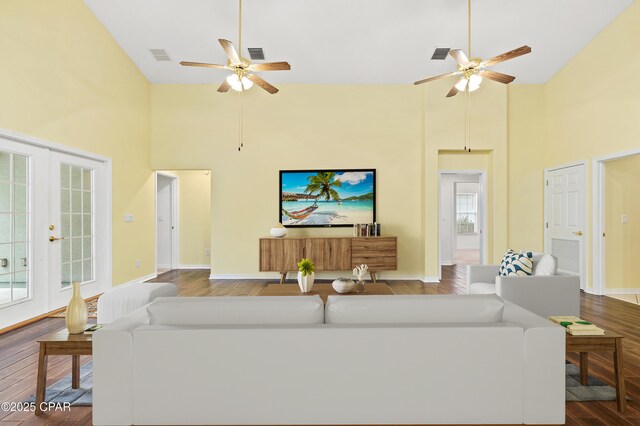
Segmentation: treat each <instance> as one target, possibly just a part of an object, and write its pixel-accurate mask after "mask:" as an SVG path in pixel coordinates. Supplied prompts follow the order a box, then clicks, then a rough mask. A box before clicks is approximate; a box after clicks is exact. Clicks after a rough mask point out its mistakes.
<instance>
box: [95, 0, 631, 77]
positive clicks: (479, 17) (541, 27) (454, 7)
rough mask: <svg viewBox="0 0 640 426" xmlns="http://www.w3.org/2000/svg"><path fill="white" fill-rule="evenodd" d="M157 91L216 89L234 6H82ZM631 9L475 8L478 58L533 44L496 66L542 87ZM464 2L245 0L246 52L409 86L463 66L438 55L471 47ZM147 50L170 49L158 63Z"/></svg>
mask: <svg viewBox="0 0 640 426" xmlns="http://www.w3.org/2000/svg"><path fill="white" fill-rule="evenodd" d="M85 2H86V4H87V5H88V6H89V8H90V9H91V10H92V11H93V13H94V14H95V15H96V16H97V17H98V19H99V20H100V21H101V22H102V24H103V25H104V26H105V27H106V28H107V30H108V31H109V32H110V33H111V34H112V35H113V37H114V38H115V40H116V41H117V42H118V43H119V44H120V46H122V48H123V49H124V51H125V52H126V53H127V54H128V55H129V56H130V57H131V59H132V60H133V62H135V64H136V65H137V66H138V67H139V68H140V70H141V71H142V72H143V73H144V74H145V75H146V77H147V78H148V79H149V81H150V82H152V83H216V84H217V83H219V82H220V81H221V79H222V78H223V76H225V75H227V74H228V72H226V71H223V70H214V69H199V68H186V67H182V66H180V65H179V64H178V62H179V61H182V60H185V61H198V62H212V63H219V64H225V63H226V57H225V55H224V53H223V51H222V49H221V48H220V45H219V44H218V42H217V39H218V38H227V39H229V40H231V41H233V42H234V43H235V44H236V47H237V43H238V1H237V0H85ZM631 3H633V0H528V1H524V0H473V3H472V7H473V10H472V17H473V22H472V46H471V49H472V54H473V56H479V57H481V58H483V59H486V58H488V57H491V56H495V55H497V54H500V53H503V52H505V51H508V50H511V49H513V48H516V47H519V46H521V45H524V44H528V45H529V46H531V47H532V49H533V53H531V54H529V55H527V56H523V57H521V58H516V59H513V60H512V61H509V62H506V63H503V64H499V65H497V66H495V67H494V68H492V69H495V70H496V71H501V72H505V73H508V74H512V75H515V76H517V79H516V80H515V83H544V82H546V81H547V80H548V79H549V78H550V77H551V76H553V74H555V73H556V72H557V71H558V70H559V69H560V68H562V66H563V65H564V64H566V63H567V62H568V61H569V60H570V59H571V58H572V57H573V56H574V55H575V54H576V53H578V52H579V51H580V50H581V49H582V48H583V47H584V46H585V45H587V44H588V43H589V42H590V41H591V40H592V39H593V38H594V37H595V36H596V35H597V34H598V33H599V32H600V31H602V30H603V29H604V28H605V27H606V26H607V25H608V24H610V23H611V21H612V20H613V19H615V17H616V16H618V15H619V14H620V13H621V12H622V11H623V10H624V9H625V8H626V7H627V6H629V5H630V4H631ZM466 11H467V2H466V0H244V2H243V18H244V19H243V43H242V44H243V52H242V55H243V56H246V57H249V54H248V52H247V50H246V49H247V47H262V48H263V49H264V53H265V57H266V61H281V60H287V61H289V63H291V66H292V70H291V71H280V72H270V73H268V77H266V76H265V77H266V78H267V79H268V80H269V81H270V82H272V83H274V84H277V83H308V84H403V83H404V84H411V83H412V82H413V81H415V80H418V79H421V78H424V77H425V76H429V75H435V74H442V73H446V72H449V71H452V70H453V69H454V68H455V64H454V61H453V60H452V59H451V58H447V59H446V60H444V61H432V60H431V59H430V58H431V55H432V53H433V50H434V48H435V47H451V48H462V49H463V50H465V51H466V50H467V41H466V40H467V12H466ZM149 49H164V50H166V51H167V53H168V55H169V57H170V58H171V61H170V62H158V61H156V59H155V58H154V57H153V56H152V54H151V53H150V52H149Z"/></svg>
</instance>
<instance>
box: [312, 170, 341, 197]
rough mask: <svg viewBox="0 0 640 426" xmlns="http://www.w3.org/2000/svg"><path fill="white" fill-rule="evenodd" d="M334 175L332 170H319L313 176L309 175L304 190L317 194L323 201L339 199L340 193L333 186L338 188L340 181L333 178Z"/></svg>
mask: <svg viewBox="0 0 640 426" xmlns="http://www.w3.org/2000/svg"><path fill="white" fill-rule="evenodd" d="M335 175H336V174H335V173H334V172H320V173H318V174H317V175H315V176H309V178H308V179H309V184H308V185H307V189H305V190H304V192H306V193H308V194H312V195H317V196H318V198H319V199H320V198H322V199H324V200H325V201H329V200H336V201H338V200H340V194H338V191H336V190H335V189H334V188H340V187H341V186H342V182H341V181H339V180H334V177H335Z"/></svg>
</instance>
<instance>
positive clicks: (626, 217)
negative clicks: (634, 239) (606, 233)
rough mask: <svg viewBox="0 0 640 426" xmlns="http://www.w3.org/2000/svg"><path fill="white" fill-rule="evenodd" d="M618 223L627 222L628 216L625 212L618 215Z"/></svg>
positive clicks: (624, 223)
mask: <svg viewBox="0 0 640 426" xmlns="http://www.w3.org/2000/svg"><path fill="white" fill-rule="evenodd" d="M620 223H622V224H623V225H626V224H627V223H629V216H628V215H626V214H623V215H622V216H620Z"/></svg>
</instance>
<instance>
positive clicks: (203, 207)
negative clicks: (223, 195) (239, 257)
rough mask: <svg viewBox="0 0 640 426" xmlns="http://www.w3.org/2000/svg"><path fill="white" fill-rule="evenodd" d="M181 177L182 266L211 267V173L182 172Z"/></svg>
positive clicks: (179, 189) (179, 172)
mask: <svg viewBox="0 0 640 426" xmlns="http://www.w3.org/2000/svg"><path fill="white" fill-rule="evenodd" d="M175 175H176V176H178V194H179V195H178V199H179V209H180V213H179V217H180V266H181V267H194V266H201V265H206V267H207V268H208V267H209V264H210V262H211V257H210V256H207V255H206V254H205V250H207V249H211V172H210V171H208V170H207V171H205V170H181V171H177V172H175Z"/></svg>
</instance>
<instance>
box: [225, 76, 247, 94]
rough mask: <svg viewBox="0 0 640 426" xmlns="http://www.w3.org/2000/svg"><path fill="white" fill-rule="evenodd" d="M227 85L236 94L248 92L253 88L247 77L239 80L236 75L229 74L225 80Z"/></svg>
mask: <svg viewBox="0 0 640 426" xmlns="http://www.w3.org/2000/svg"><path fill="white" fill-rule="evenodd" d="M226 80H227V83H228V84H229V85H230V86H231V88H232V89H233V90H235V91H236V92H242V91H243V90H249V89H251V87H252V86H253V83H252V82H251V80H249V79H248V78H247V77H244V76H243V77H242V78H240V77H239V76H238V74H231V75H230V76H229V77H227V78H226Z"/></svg>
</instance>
